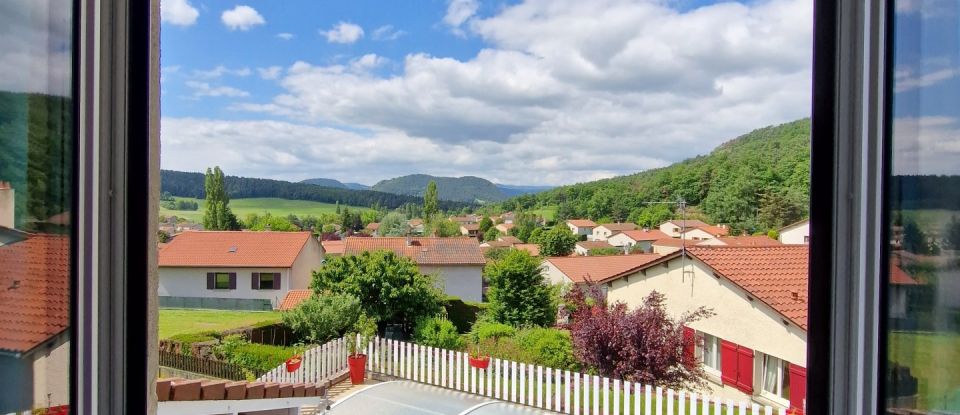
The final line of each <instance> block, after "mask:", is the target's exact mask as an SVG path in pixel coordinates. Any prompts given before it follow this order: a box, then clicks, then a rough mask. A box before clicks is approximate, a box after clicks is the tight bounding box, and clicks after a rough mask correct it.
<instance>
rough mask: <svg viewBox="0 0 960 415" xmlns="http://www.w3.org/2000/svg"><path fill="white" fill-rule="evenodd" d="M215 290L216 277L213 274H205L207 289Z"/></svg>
mask: <svg viewBox="0 0 960 415" xmlns="http://www.w3.org/2000/svg"><path fill="white" fill-rule="evenodd" d="M215 288H217V277H216V276H215V274H214V273H212V272H208V273H207V289H208V290H212V289H215Z"/></svg>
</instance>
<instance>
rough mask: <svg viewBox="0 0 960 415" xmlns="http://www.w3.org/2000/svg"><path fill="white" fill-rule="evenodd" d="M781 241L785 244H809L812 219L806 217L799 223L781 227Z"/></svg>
mask: <svg viewBox="0 0 960 415" xmlns="http://www.w3.org/2000/svg"><path fill="white" fill-rule="evenodd" d="M779 239H780V242H781V243H784V244H794V245H799V244H809V243H810V220H809V219H804V220H802V221H800V222H797V223H792V224H790V225H787V226H784V227H783V228H781V229H780V238H779Z"/></svg>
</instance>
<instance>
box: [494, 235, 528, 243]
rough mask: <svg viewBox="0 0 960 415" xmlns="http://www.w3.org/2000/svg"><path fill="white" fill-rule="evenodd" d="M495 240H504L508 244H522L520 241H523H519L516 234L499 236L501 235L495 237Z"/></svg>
mask: <svg viewBox="0 0 960 415" xmlns="http://www.w3.org/2000/svg"><path fill="white" fill-rule="evenodd" d="M497 240H499V241H503V242H506V243H509V244H522V243H523V241H521V240H520V238H517V237H516V236H501V237H499V238H497Z"/></svg>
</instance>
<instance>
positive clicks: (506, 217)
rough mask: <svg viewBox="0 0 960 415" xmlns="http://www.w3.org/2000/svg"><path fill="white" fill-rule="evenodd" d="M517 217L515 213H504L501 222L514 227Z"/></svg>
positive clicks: (501, 215)
mask: <svg viewBox="0 0 960 415" xmlns="http://www.w3.org/2000/svg"><path fill="white" fill-rule="evenodd" d="M514 219H516V215H515V214H514V213H513V212H504V213H502V214H500V222H502V223H506V224H508V225H512V224H513V221H514Z"/></svg>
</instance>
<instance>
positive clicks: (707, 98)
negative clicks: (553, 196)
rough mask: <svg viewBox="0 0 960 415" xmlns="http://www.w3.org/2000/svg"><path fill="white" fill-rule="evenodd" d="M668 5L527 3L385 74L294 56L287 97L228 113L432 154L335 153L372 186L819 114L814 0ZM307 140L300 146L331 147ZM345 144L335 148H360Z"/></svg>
mask: <svg viewBox="0 0 960 415" xmlns="http://www.w3.org/2000/svg"><path fill="white" fill-rule="evenodd" d="M664 4H665V3H664V2H660V1H652V0H651V1H643V2H636V1H627V0H595V1H588V2H584V1H578V0H565V1H562V0H557V1H541V0H527V1H526V2H521V3H520V4H516V5H512V6H507V7H504V8H503V9H501V10H499V11H498V12H497V14H495V15H493V16H489V17H483V18H480V17H477V16H475V15H472V16H473V17H467V18H465V19H466V20H464V21H463V22H461V23H463V26H462V27H463V29H464V30H469V31H470V33H471V34H472V35H474V36H476V37H478V38H479V39H481V40H482V41H483V42H484V45H485V48H484V49H482V50H481V51H480V52H478V53H477V54H476V55H475V56H473V57H471V58H469V59H453V58H447V57H436V56H430V55H426V54H411V55H408V56H406V57H405V58H404V59H403V60H402V61H400V62H397V66H398V71H396V72H390V74H388V75H383V74H382V73H381V71H374V70H370V68H371V67H376V66H377V65H382V64H383V61H382V59H383V58H381V57H379V56H377V55H364V56H358V57H355V58H354V59H352V60H349V61H346V62H345V63H339V64H317V63H308V62H297V63H295V64H293V65H291V66H289V67H287V68H286V71H285V72H284V73H283V75H281V77H280V78H279V79H280V81H279V84H280V86H281V87H282V88H283V89H284V91H283V93H281V94H279V95H277V96H276V97H274V98H273V99H272V100H269V101H267V102H260V103H257V104H239V105H235V106H234V107H233V109H238V110H246V111H254V112H259V113H263V114H269V115H278V116H282V117H286V118H288V119H289V121H290V123H289V124H284V125H285V127H284V128H289V129H291V130H296V131H312V130H306V129H307V128H308V127H307V126H306V125H325V126H331V125H334V126H342V127H343V128H344V129H345V130H346V131H350V132H353V131H367V132H369V134H360V135H358V136H351V137H352V139H353V140H356V142H357V143H363V145H364V146H367V145H369V147H363V148H369V149H373V150H371V151H379V149H380V148H392V147H389V146H390V145H391V142H390V140H391V139H397V140H400V142H403V143H405V144H408V145H411V146H412V147H409V148H412V149H416V150H415V151H409V152H410V153H415V154H416V155H419V156H420V157H422V158H421V159H417V160H415V161H411V160H407V158H406V154H404V155H403V156H397V158H396V159H391V158H390V155H389V154H387V155H384V156H383V157H384V158H383V159H377V163H379V164H377V165H376V166H371V167H370V171H367V170H366V169H367V167H366V166H370V165H369V164H364V163H362V161H363V160H368V159H366V158H361V159H360V160H361V161H357V162H355V163H346V162H344V163H346V164H342V165H339V164H337V163H339V160H340V159H337V162H331V163H334V164H333V166H332V167H331V169H332V170H331V171H336V170H335V169H338V168H339V169H344V170H341V171H349V172H351V174H356V175H358V176H363V177H369V178H370V179H371V180H372V181H376V180H378V179H382V178H384V177H391V176H396V175H400V174H408V173H414V172H421V171H425V170H426V171H425V172H427V173H432V174H447V175H451V174H452V175H463V174H475V175H479V176H481V177H485V178H488V179H492V180H496V181H499V182H503V183H529V184H560V183H571V182H577V181H585V180H591V179H595V178H602V177H609V176H612V175H616V174H627V173H633V172H636V171H640V170H644V169H648V168H653V167H660V166H663V165H666V164H669V163H670V162H674V161H678V160H682V159H684V158H687V157H692V156H695V155H697V154H704V153H706V152H708V151H710V150H712V149H713V148H714V147H716V146H717V145H719V144H720V143H722V142H723V141H726V140H729V139H731V138H734V137H736V136H738V135H740V134H743V133H746V132H749V131H750V130H753V129H755V128H759V127H763V126H766V125H770V124H777V123H782V122H786V121H792V120H795V119H798V118H802V117H806V116H808V115H809V108H810V91H811V72H810V67H811V60H810V59H811V52H812V45H811V33H812V21H813V20H812V4H811V1H810V0H768V1H763V2H755V3H751V4H749V5H747V4H740V3H721V4H715V5H711V6H706V7H701V8H697V9H693V10H689V11H678V10H675V9H671V8H670V7H667V6H665V5H664ZM467 20H469V21H467ZM341 62H342V61H341ZM195 122H197V123H203V122H204V121H202V120H195ZM210 122H212V121H210ZM224 123H227V122H226V121H224ZM295 123H301V124H304V125H298V124H295ZM216 124H217V125H220V122H217V123H216ZM301 128H303V129H305V130H301ZM309 128H314V127H309ZM342 133H346V132H343V131H342ZM298 134H299V133H298ZM351 134H353V133H351ZM310 137H311V136H310V135H309V134H306V133H304V135H303V137H302V138H303V141H302V142H303V143H309V145H312V143H314V142H318V143H321V144H318V145H323V144H322V141H323V140H322V139H320V138H310ZM318 137H319V136H318ZM291 142H293V141H291ZM413 143H416V145H417V146H413V145H414V144H413ZM278 145H279V146H281V147H280V148H290V149H296V148H297V145H298V144H290V147H283V146H284V145H286V144H283V143H282V142H281V144H278ZM304 145H306V144H304ZM290 151H291V152H292V153H294V154H296V153H297V151H295V150H290ZM343 151H345V150H343ZM343 151H341V150H336V151H334V152H333V153H331V154H330V155H329V157H330V158H334V159H336V158H337V157H349V155H343ZM178 154H179V153H178ZM351 154H352V153H351ZM378 154H379V153H378ZM434 155H437V159H438V160H442V161H439V162H433V160H434ZM178 157H179V156H178ZM344 160H349V158H346V159H344ZM311 162H312V161H307V162H306V163H307V164H306V165H311V164H310V163H311ZM321 164H322V163H321ZM358 165H364V166H365V167H364V169H358V168H357V167H356V166H358ZM260 168H262V169H265V170H269V169H270V167H269V166H264V167H261V166H250V167H243V165H242V164H238V169H240V170H241V171H238V174H239V173H244V174H246V173H245V172H244V170H243V169H260ZM294 173H295V170H290V171H288V172H285V173H283V174H294ZM250 174H253V173H250ZM277 174H280V173H277ZM307 174H313V173H307ZM345 179H348V178H345ZM364 180H367V179H365V178H364V179H359V178H358V179H357V180H351V181H364Z"/></svg>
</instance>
